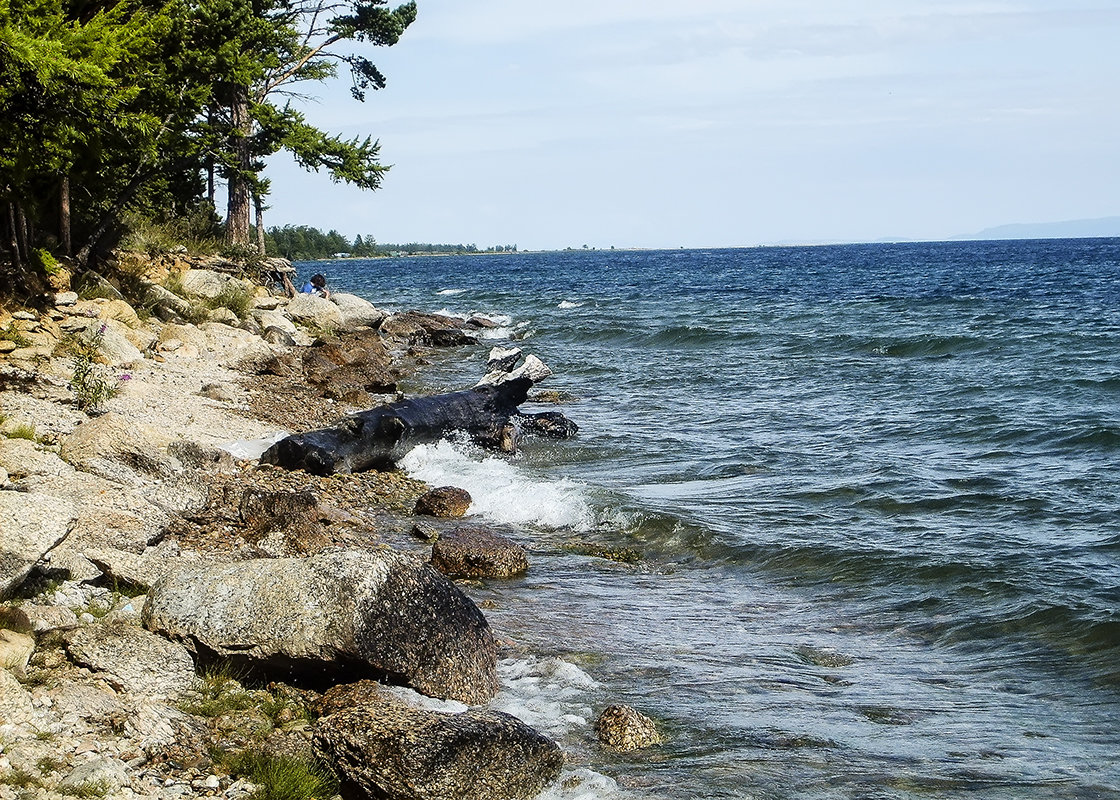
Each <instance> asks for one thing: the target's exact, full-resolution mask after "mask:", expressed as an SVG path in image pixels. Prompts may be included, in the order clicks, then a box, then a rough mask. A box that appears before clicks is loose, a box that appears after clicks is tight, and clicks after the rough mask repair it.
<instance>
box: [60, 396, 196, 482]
mask: <svg viewBox="0 0 1120 800" xmlns="http://www.w3.org/2000/svg"><path fill="white" fill-rule="evenodd" d="M170 443H171V439H170V437H168V436H167V435H166V434H165V433H164V432H163V431H161V430H160V429H158V428H156V427H154V426H152V425H146V424H144V423H141V422H138V421H137V420H134V419H129V418H128V417H125V416H123V415H121V414H117V413H113V412H110V413H108V414H103V415H102V416H100V417H94V418H93V419H91V420H89V421H88V422H83V423H82V424H81V425H79V426H78V427H77V428H75V429H74V432H73V433H72V434H70V436H69V437H67V439H66V441H65V442H63V443H62V449H61V451H60V452H59V455H61V456H62V458H63V460H64V461H66V462H67V463H69V464H71V465H73V466H74V467H76V468H78V469H80V470H83V471H85V472H91V473H93V474H94V475H99V476H101V477H102V478H107V479H108V480H111V481H118V482H120V483H125V484H132V483H136V482H137V479H138V477H139V475H138V474H139V473H147V474H149V475H156V476H161V477H167V476H169V475H171V474H172V473H174V472H175V471H176V467H178V466H179V465H178V463H177V462H176V461H175V460H174V459H172V458H170V457H169V456H168V455H167V452H166V450H167V446H168V445H169V444H170Z"/></svg>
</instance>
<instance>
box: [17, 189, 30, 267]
mask: <svg viewBox="0 0 1120 800" xmlns="http://www.w3.org/2000/svg"><path fill="white" fill-rule="evenodd" d="M15 213H16V231H17V232H18V233H19V246H20V248H22V250H23V257H24V260H27V259H29V258H30V257H31V237H30V236H29V235H28V226H27V215H26V214H25V213H23V206H21V205H19V204H18V203H17V204H16V210H15Z"/></svg>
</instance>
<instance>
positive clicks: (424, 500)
mask: <svg viewBox="0 0 1120 800" xmlns="http://www.w3.org/2000/svg"><path fill="white" fill-rule="evenodd" d="M470 507H471V495H470V492H468V491H467V490H466V489H459V488H458V487H455V486H437V487H436V488H435V489H431V490H429V491H427V492H424V494H422V495H420V497H418V498H417V499H416V509H415V510H416V513H417V514H423V515H424V516H428V517H441V518H443V519H454V518H455V517H462V516H465V515H466V513H467V511H468V510H469V509H470Z"/></svg>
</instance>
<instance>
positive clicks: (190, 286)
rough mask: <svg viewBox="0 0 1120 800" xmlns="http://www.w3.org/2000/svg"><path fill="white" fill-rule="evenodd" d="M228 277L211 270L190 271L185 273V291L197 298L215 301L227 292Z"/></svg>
mask: <svg viewBox="0 0 1120 800" xmlns="http://www.w3.org/2000/svg"><path fill="white" fill-rule="evenodd" d="M229 281H230V278H229V276H228V275H223V274H222V273H220V272H214V271H213V270H210V269H189V270H187V271H186V272H184V273H183V276H182V283H183V289H184V290H185V291H186V292H188V293H189V294H192V295H195V296H196V297H205V298H208V299H210V300H213V299H214V298H215V297H217V296H218V295H220V294H221V293H222V292H223V291H225V288H226V285H227V284H228V283H229Z"/></svg>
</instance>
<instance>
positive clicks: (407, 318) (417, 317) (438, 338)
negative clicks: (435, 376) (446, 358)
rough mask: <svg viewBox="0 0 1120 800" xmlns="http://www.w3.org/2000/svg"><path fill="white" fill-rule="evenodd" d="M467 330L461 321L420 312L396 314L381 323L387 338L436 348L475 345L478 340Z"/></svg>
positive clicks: (441, 315) (382, 330)
mask: <svg viewBox="0 0 1120 800" xmlns="http://www.w3.org/2000/svg"><path fill="white" fill-rule="evenodd" d="M465 328H466V323H464V322H463V320H461V319H457V318H455V317H448V316H445V315H443V314H423V313H421V312H419V311H406V312H405V313H403V314H394V315H392V316H391V317H387V318H386V319H385V320H384V321H382V323H381V332H382V333H383V334H385V335H386V336H391V337H393V338H395V339H401V340H403V341H405V342H408V343H409V344H423V345H432V346H435V347H455V346H457V345H464V344H475V343H476V342H477V339H475V337H474V336H473V335H472V334H470V333H468V332H467V331H466V330H465Z"/></svg>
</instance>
